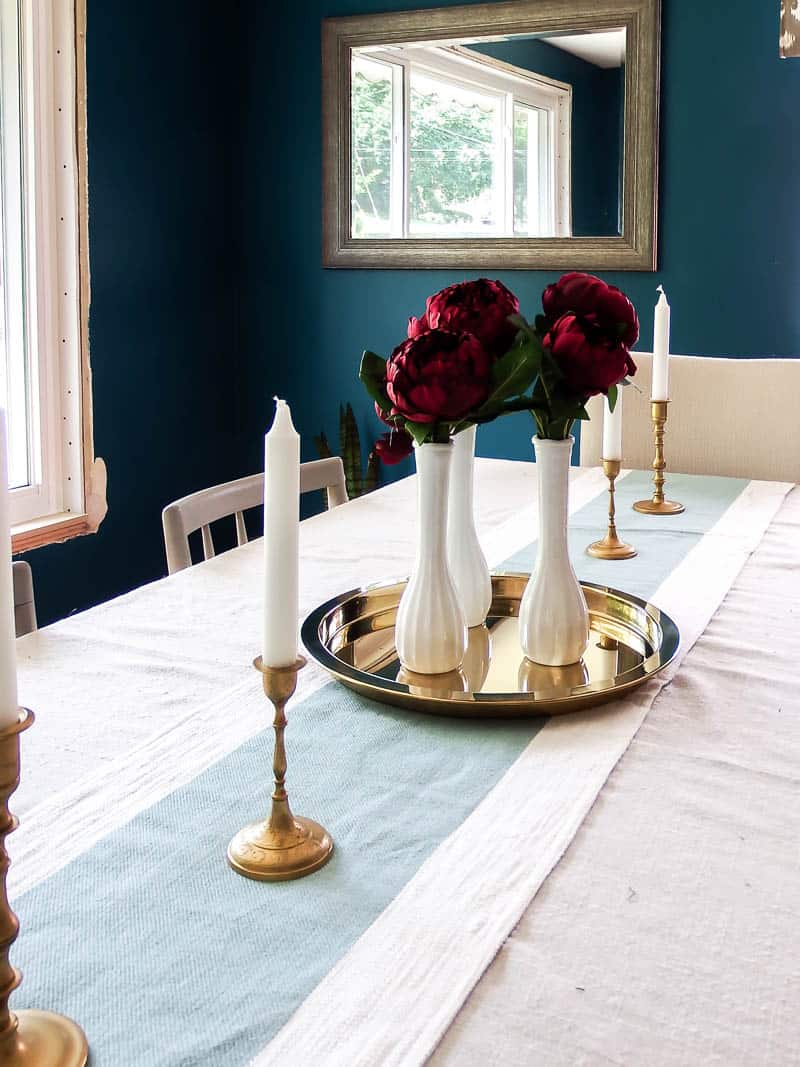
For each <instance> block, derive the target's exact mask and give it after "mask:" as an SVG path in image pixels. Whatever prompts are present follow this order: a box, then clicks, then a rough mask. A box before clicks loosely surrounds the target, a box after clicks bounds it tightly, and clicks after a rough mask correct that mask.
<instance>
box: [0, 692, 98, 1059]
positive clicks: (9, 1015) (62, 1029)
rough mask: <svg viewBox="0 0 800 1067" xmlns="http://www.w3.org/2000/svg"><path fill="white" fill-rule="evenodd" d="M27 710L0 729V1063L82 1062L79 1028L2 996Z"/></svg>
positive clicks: (10, 976) (8, 986)
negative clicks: (11, 804)
mask: <svg viewBox="0 0 800 1067" xmlns="http://www.w3.org/2000/svg"><path fill="white" fill-rule="evenodd" d="M33 718H34V716H33V712H32V711H29V710H28V708H20V709H19V719H18V720H17V722H15V723H14V724H13V725H11V726H7V727H6V728H5V729H4V730H0V1064H3V1065H4V1067H5V1065H8V1067H85V1064H86V1061H87V1058H88V1056H89V1046H88V1044H87V1041H86V1035H85V1034H84V1032H83V1030H81V1028H80V1027H79V1026H78V1024H77V1023H74V1022H73V1021H72V1019H68V1018H67V1017H66V1016H64V1015H56V1014H55V1012H52V1011H35V1010H33V1009H28V1010H25V1011H17V1012H13V1011H11V1010H10V1008H9V1006H8V999H9V997H10V996H11V994H12V993H13V992H14V990H15V989H16V988H17V986H18V985H19V984H20V982H21V981H22V975H21V974H20V973H19V971H18V970H17V969H16V968H15V967H12V966H11V963H10V962H9V958H8V955H9V950H10V948H11V946H12V945H13V944H14V942H15V941H16V939H17V934H18V933H19V920H18V919H17V917H16V915H15V914H14V912H13V911H12V910H11V905H10V904H9V903H8V890H7V887H6V877H7V875H8V868H9V858H8V853H7V852H6V837H7V836H8V834H10V833H12V831H14V830H16V828H17V826H18V823H17V820H16V818H15V817H14V816H13V815H12V814H11V812H10V811H9V810H8V800H9V797H10V796H11V794H12V793H13V792H14V790H15V789H16V788H17V786H18V785H19V763H20V761H19V735H20V734H21V733H22V732H23V730H27V729H28V727H29V726H31V725H32V724H33Z"/></svg>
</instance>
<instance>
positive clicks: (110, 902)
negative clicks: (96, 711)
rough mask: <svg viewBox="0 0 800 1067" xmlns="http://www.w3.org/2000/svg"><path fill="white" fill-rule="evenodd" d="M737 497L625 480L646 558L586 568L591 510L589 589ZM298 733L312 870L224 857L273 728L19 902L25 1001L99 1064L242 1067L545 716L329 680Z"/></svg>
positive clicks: (293, 782)
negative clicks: (660, 514)
mask: <svg viewBox="0 0 800 1067" xmlns="http://www.w3.org/2000/svg"><path fill="white" fill-rule="evenodd" d="M746 484H747V483H746V482H734V481H731V480H727V479H708V478H702V479H700V478H686V479H679V478H678V477H677V476H675V477H673V478H671V479H670V488H671V489H672V492H673V495H674V496H676V497H678V498H679V499H681V500H682V501H683V502H684V503H685V504H686V506H687V513H686V514H685V515H683V516H676V517H671V518H663V519H654V518H647V517H645V516H636V515H634V513H633V512H631V511H630V510H629V509H628V508H627V505H626V501H628V499H630V500H631V501H632V500H633V499H637V498H638V497H641V496H644V495H646V492H647V488H648V487H649V485H650V480H649V478H648V477H647V476H646V475H638V474H633V475H630V476H629V477H628V478H626V479H624V480H623V482H621V483H620V491H619V493H618V500H619V518H620V531H621V533H622V534H623V535H625V534H626V533H628V534H630V535H631V540H633V541H634V542H635V543H636V545H637V547H638V548H639V550H640V556H639V557H638V558H637V559H636V560H633V561H629V562H626V563H604V562H602V561H594V560H590V559H589V558H588V557H585V556H584V555H583V551H584V549H585V546H586V544H587V543H588V542H589V541H590V540H591V539H592V538H593V537H594V536H601V535H602V533H603V530H604V524H603V521H602V520H603V516H604V514H605V509H606V501H605V499H604V498H603V497H600V498H598V499H597V500H595V501H592V502H591V503H590V504H588V505H587V506H586V507H584V508H583V509H582V510H581V511H580V512H579V513H578V514H577V515H576V516H574V517H573V519H572V523H571V528H572V530H573V542H572V543H573V547H574V549H575V560H576V563H577V564H578V570H579V573H580V575H581V577H584V578H587V579H591V580H594V581H600V582H603V583H607V584H609V585H615V586H617V587H622V588H625V589H628V590H630V591H631V592H636V593H638V594H639V595H642V596H649V595H651V594H652V593H653V592H654V591H655V589H657V587H658V586H659V585H660V584H661V581H662V580H663V578H664V577H666V575H667V574H669V573H670V571H672V570H673V569H674V567H675V565H676V564H677V563H678V562H679V561H680V560H681V559H682V558H683V557H684V556H685V555H686V553H687V552H688V551H689V550H690V549H691V548H692V547H693V545H694V544H696V543H697V542H698V541H699V540H700V538H701V536H702V534H703V532H705V531H706V530H708V529H710V528H711V526H713V525H714V523H715V522H716V521H717V520H718V519H719V518H720V517H721V515H722V514H723V513H724V512H725V511H726V510H727V508H728V507H729V505H730V504H731V503H732V502H733V501H734V500H735V499H736V497H737V496H738V495H739V493H740V492H741V491H742V489H743V488H744V486H745V485H746ZM634 529H635V535H634ZM532 532H533V531H532ZM524 558H527V559H528V560H530V558H531V554H530V552H528V553H527V556H525V557H524ZM521 564H522V560H521V559H520V557H515V558H514V559H512V560H510V561H509V563H508V564H507V568H508V569H513V568H516V567H520V566H521ZM523 569H524V567H523ZM264 713H265V721H266V719H267V715H268V711H267V704H266V701H265V707H264ZM289 719H290V726H289V733H288V737H287V740H288V744H289V748H290V763H289V767H290V773H289V782H288V785H289V789H290V792H291V796H292V803H293V807H294V809H295V811H296V812H297V813H298V814H308V815H309V816H311V817H312V818H317V819H319V820H320V821H321V822H323V823H324V824H325V825H326V826H327V828H328V829H329V830H330V831H331V833H332V835H333V837H334V840H335V842H336V846H337V848H336V852H335V853H334V857H333V859H332V860H331V862H330V863H329V864H328V866H327V867H325V868H323V869H322V870H321V871H319V872H317V873H316V874H314V875H313V876H311V877H310V878H307V879H303V880H302V881H299V882H291V883H282V884H281V883H278V884H262V883H256V882H250V881H248V880H247V879H244V878H241V877H239V876H238V875H236V874H234V873H233V872H232V871H230V870H229V869H228V868H227V865H226V863H225V858H224V855H225V848H226V846H227V842H228V840H229V838H230V837H231V836H232V834H233V833H234V832H235V831H236V830H238V829H239V828H240V826H241V825H242V823H243V822H245V821H247V820H248V819H252V818H256V817H258V815H259V814H260V813H262V812H264V813H265V812H266V810H267V805H268V795H269V788H270V782H269V773H270V755H271V745H272V732H271V730H265V731H264V732H263V733H262V734H260V735H258V736H257V737H255V738H253V739H252V740H251V741H249V742H247V743H246V744H245V745H243V746H242V747H241V748H239V749H237V750H236V751H235V752H233V753H231V754H230V755H229V756H227V757H225V758H224V759H222V760H220V761H219V762H218V763H217V764H215V765H214V766H212V767H210V768H209V769H208V770H206V771H204V772H203V773H202V774H200V775H199V776H198V777H197V778H195V779H194V780H193V781H192V782H190V783H189V784H188V785H186V786H183V787H181V788H180V789H177V790H175V792H173V793H172V794H171V795H169V796H167V797H165V798H164V799H163V800H160V801H159V802H157V803H156V804H154V805H153V806H152V807H151V808H149V809H148V810H146V811H144V812H142V813H141V814H140V815H138V816H136V817H135V818H134V819H133V820H131V821H130V822H129V823H127V824H126V825H125V826H123V827H121V828H120V829H118V830H115V831H114V832H112V833H111V834H109V835H108V836H107V837H105V838H104V839H103V840H102V841H100V842H99V843H98V844H96V845H95V846H93V847H92V848H91V849H89V850H88V851H87V852H86V853H84V854H83V855H81V856H79V857H78V858H77V859H75V860H74V861H73V862H71V863H70V864H68V865H67V866H66V867H65V868H63V869H62V870H61V871H58V872H57V873H56V874H54V875H53V876H52V877H51V878H49V879H47V880H46V881H44V882H43V883H41V884H40V885H37V886H36V887H35V888H34V889H32V890H30V891H29V892H28V893H26V894H24V895H23V896H22V897H20V898H18V899H17V900H16V901H15V908H16V910H17V911H18V913H19V915H20V920H21V923H22V936H21V938H20V940H19V942H18V943H17V945H15V946H14V950H13V961H14V963H15V964H16V965H17V966H19V967H21V968H22V970H23V971H24V972H25V980H24V982H23V985H22V988H21V989H20V992H19V993H18V994H17V995H15V997H14V1001H13V1003H14V1006H16V1007H18V1008H20V1007H25V1006H32V1007H33V1006H35V1007H44V1008H49V1009H51V1010H56V1011H63V1012H66V1013H67V1014H69V1015H71V1016H72V1017H74V1018H76V1019H77V1020H79V1021H80V1022H81V1024H82V1025H83V1026H84V1028H85V1030H86V1032H87V1034H88V1036H89V1042H90V1045H91V1048H92V1061H91V1062H92V1065H93V1067H178V1065H180V1067H194V1065H197V1067H199V1065H204V1067H240V1065H243V1064H246V1063H247V1062H248V1060H249V1059H250V1058H251V1057H252V1056H253V1055H255V1054H256V1053H257V1052H258V1051H259V1050H260V1049H261V1048H263V1046H264V1045H265V1044H266V1043H267V1042H268V1041H269V1040H270V1038H271V1037H272V1036H274V1034H275V1033H276V1032H277V1030H278V1029H279V1028H280V1027H281V1026H282V1025H283V1024H284V1023H285V1022H286V1020H287V1019H288V1018H289V1016H290V1015H291V1014H292V1012H293V1011H294V1009H295V1008H296V1007H297V1006H298V1005H299V1004H300V1003H301V1002H302V1001H303V1000H304V999H305V997H306V996H307V995H308V994H309V993H310V992H311V991H312V989H313V988H314V987H315V986H316V985H317V984H318V982H319V981H320V980H321V979H322V978H323V977H324V976H325V975H326V974H327V973H328V971H329V970H330V969H331V967H332V966H333V965H334V964H335V963H336V962H337V961H338V960H339V959H340V958H341V957H342V955H344V953H345V952H346V951H347V950H348V949H349V948H350V947H351V946H352V945H353V943H354V942H355V941H356V940H357V939H358V937H359V936H360V935H361V933H362V932H363V931H364V930H365V929H366V928H367V927H368V926H369V925H370V924H371V923H372V922H373V921H374V919H376V918H377V916H378V915H379V914H380V913H381V912H382V911H383V910H384V909H385V907H386V906H387V905H388V904H389V903H390V902H391V901H392V900H393V899H394V898H395V897H396V896H397V894H398V893H399V892H400V890H401V889H402V888H403V886H404V885H405V884H406V883H407V882H408V881H409V880H410V879H411V878H412V877H413V875H414V874H415V873H416V871H417V870H418V869H419V867H420V866H421V864H422V863H423V862H424V860H425V859H426V858H427V857H428V856H429V855H430V854H431V853H432V852H433V851H434V850H435V849H436V847H437V846H438V845H439V844H440V843H441V841H443V840H444V839H445V838H446V837H447V836H448V835H449V834H450V833H451V832H452V831H454V830H455V829H456V828H457V827H458V826H459V825H461V823H462V822H463V821H464V819H465V818H466V817H467V816H468V815H469V814H470V812H471V811H472V810H473V809H474V808H475V807H476V806H477V805H478V804H479V803H480V801H481V800H482V799H483V797H484V796H485V795H486V793H488V792H489V790H490V789H491V788H492V787H493V786H494V785H495V783H496V782H497V781H498V780H499V779H500V778H501V777H502V776H503V774H504V773H505V771H506V770H507V769H508V768H509V767H510V766H511V764H512V763H513V762H514V761H515V760H516V758H517V757H518V755H519V754H520V753H521V752H522V750H523V749H524V748H525V747H526V745H527V744H528V742H529V741H530V739H531V738H532V737H533V736H535V734H536V733H537V732H538V731H539V730H540V729H541V728H542V726H543V725H544V723H545V722H546V720H544V719H539V720H528V721H520V722H499V721H495V722H491V723H486V722H476V721H467V720H461V721H453V720H450V719H443V718H436V717H433V716H431V717H426V716H420V715H417V714H409V713H405V712H401V711H397V710H395V709H391V708H387V707H384V706H382V705H379V704H375V703H373V702H371V701H367V700H364V699H363V698H361V697H358V696H356V695H355V694H353V693H351V692H349V691H348V690H346V689H344V688H343V687H341V686H337V685H329V686H327V687H325V688H324V689H323V690H320V691H318V692H317V693H315V694H313V695H312V696H310V697H309V698H308V699H307V700H305V701H304V702H302V703H301V704H298V705H297V706H295V707H291V708H290V712H289ZM219 725H220V730H224V729H225V723H224V722H220V724H219ZM65 817H66V818H69V813H68V812H67V813H66V815H65ZM52 847H53V848H57V847H58V827H57V826H55V827H54V828H53V840H52ZM12 850H13V841H12ZM411 936H413V934H412V935H411ZM420 951H424V946H420Z"/></svg>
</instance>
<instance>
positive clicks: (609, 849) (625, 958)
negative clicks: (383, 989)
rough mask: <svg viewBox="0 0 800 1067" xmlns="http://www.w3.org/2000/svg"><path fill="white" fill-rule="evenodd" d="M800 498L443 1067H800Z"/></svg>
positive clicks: (661, 701) (722, 613) (748, 570)
mask: <svg viewBox="0 0 800 1067" xmlns="http://www.w3.org/2000/svg"><path fill="white" fill-rule="evenodd" d="M798 664H800V489H796V490H794V491H793V493H792V494H791V495H790V497H789V498H788V499H787V501H786V502H785V504H784V505H783V507H782V508H781V510H780V512H779V513H778V516H777V518H776V520H775V521H774V522H773V524H772V526H771V528H770V530H769V531H768V533H767V534H766V536H765V537H764V540H763V541H762V543H761V545H760V546H759V548H758V549H757V550H756V552H755V554H754V555H753V557H752V558H751V559H750V561H749V563H747V564H746V566H745V568H744V570H743V571H742V573H741V575H740V576H739V578H738V580H737V581H736V582H735V583H734V586H733V588H732V589H731V591H730V593H729V594H728V596H727V598H726V600H725V601H724V603H723V605H722V607H721V608H720V609H719V611H718V612H717V614H716V616H715V618H714V619H713V620H712V622H711V623H710V625H709V626H708V628H707V630H706V632H705V633H704V634H703V636H702V637H701V638H700V640H699V641H698V642H697V644H696V645H695V647H694V648H693V649H692V651H691V652H690V653H689V654H688V656H687V657H686V659H685V660H684V662H683V664H682V666H681V669H680V671H679V672H678V674H677V676H676V678H675V679H674V680H673V682H672V683H671V684H670V685H669V686H668V687H667V688H666V689H664V690H663V691H662V693H661V694H660V696H659V697H657V699H656V702H655V704H654V705H653V708H652V709H651V711H650V714H649V715H648V717H647V719H646V720H645V722H644V724H643V726H642V727H641V729H640V730H639V733H638V734H637V736H636V738H635V739H634V741H633V743H632V744H631V746H630V748H629V749H628V752H627V753H626V755H625V756H624V757H623V758H622V760H621V762H620V763H619V765H618V766H617V768H616V770H615V771H614V773H613V774H612V776H611V778H610V779H609V781H608V783H607V784H606V786H605V787H604V789H603V790H602V792H601V793H600V795H599V796H598V798H597V801H596V802H595V805H594V807H593V809H592V811H591V812H590V814H589V816H588V817H587V819H586V820H585V822H584V824H583V826H582V827H581V829H580V830H579V831H578V833H577V834H576V836H575V838H574V840H573V842H572V845H571V846H570V848H569V849H568V851H567V853H566V855H565V856H564V857H563V859H562V860H561V862H560V864H559V865H558V867H557V868H556V869H555V870H554V871H553V872H552V874H551V875H550V877H549V878H548V880H547V881H546V882H545V884H544V886H543V887H542V889H541V890H540V892H539V893H538V895H537V896H536V898H535V900H534V901H533V902H532V904H531V905H530V907H529V908H528V910H527V913H526V915H525V917H524V918H523V920H522V922H521V923H520V925H519V927H518V928H517V930H516V931H515V932H514V934H513V936H512V937H511V938H510V939H509V940H508V942H507V943H506V945H505V947H504V948H503V950H502V951H501V952H500V954H499V955H498V957H497V959H496V960H495V962H494V964H493V965H492V966H491V967H490V968H489V970H488V971H487V972H486V973H485V975H484V977H483V979H482V980H481V981H480V983H479V984H478V986H477V987H476V989H475V990H474V991H473V994H472V996H471V998H470V999H469V1000H468V1001H467V1003H466V1004H465V1006H464V1008H463V1009H462V1011H461V1013H460V1015H459V1016H458V1018H457V1019H456V1021H455V1023H454V1024H453V1026H452V1027H451V1028H450V1030H449V1032H448V1034H447V1036H446V1037H445V1039H444V1041H443V1042H442V1044H441V1045H440V1047H439V1049H438V1050H437V1053H436V1054H435V1055H434V1056H433V1058H432V1061H431V1062H432V1063H435V1064H459V1065H464V1064H481V1065H486V1067H488V1065H491V1064H498V1065H499V1064H503V1065H504V1067H505V1065H508V1067H510V1065H512V1064H513V1065H516V1064H519V1065H531V1064H543V1065H545V1064H546V1065H547V1067H556V1065H561V1064H563V1065H565V1067H566V1065H569V1067H578V1065H584V1064H585V1065H592V1067H594V1065H600V1064H626V1065H647V1067H660V1065H663V1067H673V1065H675V1067H677V1065H686V1067H699V1065H701V1064H702V1065H703V1067H711V1065H719V1067H750V1065H753V1067H755V1065H756V1064H760V1065H766V1064H771V1065H772V1064H774V1065H775V1067H789V1065H791V1064H798V1063H800V695H799V693H800V679H799V678H798Z"/></svg>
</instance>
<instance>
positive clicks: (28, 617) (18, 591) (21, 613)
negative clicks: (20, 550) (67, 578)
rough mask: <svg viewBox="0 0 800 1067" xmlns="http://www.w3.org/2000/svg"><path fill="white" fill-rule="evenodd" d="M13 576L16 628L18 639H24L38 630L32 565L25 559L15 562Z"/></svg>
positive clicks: (12, 570) (12, 568) (12, 569)
mask: <svg viewBox="0 0 800 1067" xmlns="http://www.w3.org/2000/svg"><path fill="white" fill-rule="evenodd" d="M11 574H12V577H13V581H14V628H15V630H16V634H17V637H22V636H23V635H24V634H29V633H31V632H32V631H33V630H35V629H37V625H36V604H35V602H34V597H33V574H32V572H31V565H30V563H26V562H25V560H24V559H18V560H15V561H14V562H13V563H12V565H11Z"/></svg>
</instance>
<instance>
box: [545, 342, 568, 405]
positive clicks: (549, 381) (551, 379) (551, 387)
mask: <svg viewBox="0 0 800 1067" xmlns="http://www.w3.org/2000/svg"><path fill="white" fill-rule="evenodd" d="M563 380H564V375H563V374H562V373H561V368H560V367H559V365H558V364H557V363H556V361H555V359H554V358H553V353H552V352H551V351H550V350H549V349H548V348H543V349H542V369H541V372H540V374H539V381H540V382H541V383H542V388H543V389H544V392H545V395H546V397H547V399H548V400H549V401H550V402H551V403H552V400H553V396H554V395H555V392H556V390H557V388H558V386H559V385H560V383H561V382H562V381H563Z"/></svg>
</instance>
